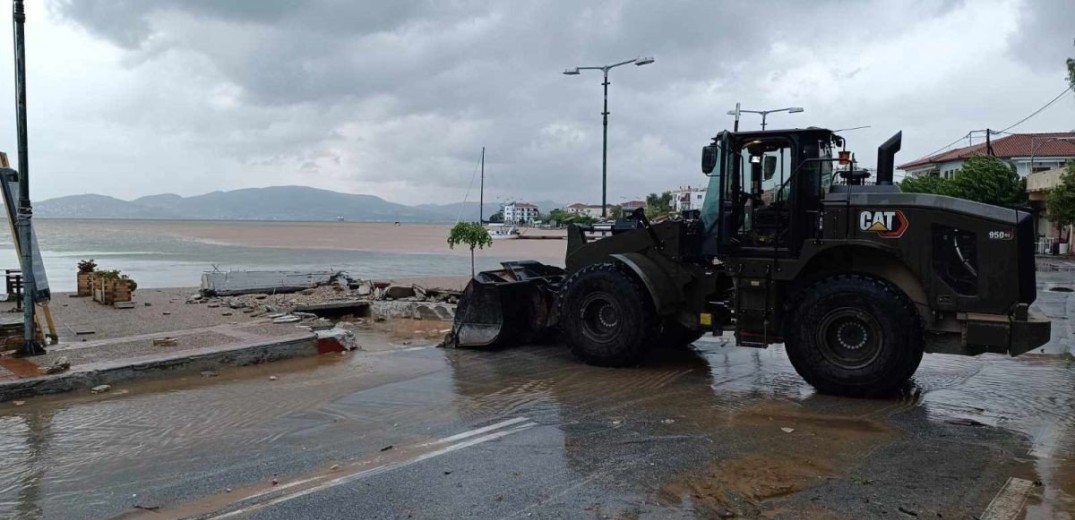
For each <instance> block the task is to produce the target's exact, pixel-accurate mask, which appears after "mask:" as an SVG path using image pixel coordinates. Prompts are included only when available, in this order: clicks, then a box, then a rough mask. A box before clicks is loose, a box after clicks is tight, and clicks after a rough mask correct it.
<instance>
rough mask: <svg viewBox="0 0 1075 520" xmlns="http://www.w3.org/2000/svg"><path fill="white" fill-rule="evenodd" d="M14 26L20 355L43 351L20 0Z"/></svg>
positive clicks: (14, 15)
mask: <svg viewBox="0 0 1075 520" xmlns="http://www.w3.org/2000/svg"><path fill="white" fill-rule="evenodd" d="M12 21H13V23H14V26H15V27H14V29H15V31H14V32H15V118H16V124H17V127H18V129H17V136H18V141H19V142H18V151H19V214H18V222H17V224H18V231H19V247H20V248H21V250H22V266H21V267H22V310H23V345H22V355H24V356H36V355H40V354H44V353H45V349H43V348H41V345H39V344H38V343H37V341H36V338H35V337H34V291H35V284H34V266H33V258H34V257H33V251H31V248H32V247H33V240H32V235H31V231H30V230H31V229H32V228H31V227H30V217H31V216H32V215H33V210H32V208H31V207H30V158H29V154H28V152H27V138H26V136H27V132H26V37H25V34H24V33H23V25H24V24H25V22H26V13H25V11H24V10H23V4H22V0H15V1H14V6H13V10H12Z"/></svg>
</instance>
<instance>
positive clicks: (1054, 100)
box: [998, 85, 1075, 133]
mask: <svg viewBox="0 0 1075 520" xmlns="http://www.w3.org/2000/svg"><path fill="white" fill-rule="evenodd" d="M1073 88H1075V85H1069V86H1068V88H1065V89H1064V90H1063V91H1061V92H1060V94H1058V95H1057V96H1056V97H1054V98H1053V100H1052V101H1050V102H1048V103H1046V104H1045V106H1043V107H1041V108H1039V109H1037V110H1035V111H1034V112H1033V113H1031V114H1030V115H1029V116H1026V117H1024V118H1022V119H1020V120H1019V121H1018V122H1017V123H1015V124H1013V125H1011V126H1009V127H1008V128H1005V129H1004V130H1001V131H1000V132H998V133H1004V132H1007V131H1008V130H1011V129H1012V128H1015V127H1017V126H1019V125H1021V124H1023V123H1025V122H1027V121H1028V120H1029V119H1030V118H1032V117H1034V116H1036V115H1038V114H1040V113H1041V112H1042V111H1043V110H1045V109H1046V108H1049V107H1050V106H1052V104H1053V103H1056V102H1057V101H1060V98H1062V97H1064V94H1067V92H1068V91H1069V90H1071V89H1073Z"/></svg>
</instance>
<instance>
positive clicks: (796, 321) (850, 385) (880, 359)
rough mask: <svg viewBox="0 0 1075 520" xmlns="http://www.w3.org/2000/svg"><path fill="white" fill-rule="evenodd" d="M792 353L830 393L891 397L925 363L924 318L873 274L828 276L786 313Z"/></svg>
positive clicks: (799, 367) (807, 375)
mask: <svg viewBox="0 0 1075 520" xmlns="http://www.w3.org/2000/svg"><path fill="white" fill-rule="evenodd" d="M785 316H786V319H785V322H786V327H785V335H784V340H785V345H786V346H787V352H788V358H789V359H790V360H791V364H792V365H793V366H794V367H795V370H796V371H797V372H798V373H799V375H801V376H802V378H803V379H805V380H806V382H808V383H810V384H811V385H813V386H814V387H815V388H817V389H818V390H819V391H820V392H823V393H827V394H837V395H847V396H856V397H868V396H879V395H886V394H890V393H891V392H893V391H894V390H896V389H897V388H899V387H900V386H901V385H903V384H904V383H905V382H906V381H907V380H908V379H909V378H910V377H911V376H912V375H914V372H915V370H917V369H918V364H919V363H921V361H922V352H923V347H924V338H923V333H922V322H921V320H920V319H919V317H918V312H917V311H916V310H915V307H914V304H913V303H911V301H910V299H908V298H907V296H906V295H904V294H903V292H902V291H900V290H899V289H898V288H896V287H894V286H892V284H890V283H888V282H885V281H883V280H880V279H877V278H874V277H872V276H867V275H858V274H841V275H834V276H830V277H827V278H823V279H821V280H819V281H817V282H815V283H813V284H812V285H810V286H809V287H806V288H805V289H803V290H802V291H800V292H799V293H798V294H797V295H796V296H795V297H794V298H793V300H792V302H791V303H790V304H789V309H788V313H787V314H786V315H785Z"/></svg>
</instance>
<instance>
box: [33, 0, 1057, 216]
mask: <svg viewBox="0 0 1075 520" xmlns="http://www.w3.org/2000/svg"><path fill="white" fill-rule="evenodd" d="M1067 2H1070V0H1067ZM1053 3H1055V4H1056V5H1057V6H1058V9H1064V8H1070V5H1071V4H1070V3H1067V5H1066V6H1065V5H1063V4H1065V3H1066V2H1065V0H1054V2H1053ZM966 5H967V4H964V3H961V2H954V1H944V0H941V1H914V0H910V1H906V2H900V3H898V4H897V5H895V6H894V5H893V3H892V2H885V1H871V2H850V1H841V0H824V1H814V2H800V1H794V0H768V1H755V2H712V1H685V0H664V1H660V2H651V1H643V0H620V1H612V2H545V1H537V0H513V1H502V2H495V1H491V0H490V1H463V0H458V1H434V0H430V1H378V2H356V1H346V0H305V1H302V0H294V1H284V0H264V1H238V0H237V1H213V0H159V1H145V0H142V1H139V0H56V1H54V2H53V3H52V4H51V7H52V10H53V11H54V12H55V13H57V14H58V15H59V16H60V17H61V18H62V19H64V20H66V21H67V22H69V23H73V24H77V25H78V26H80V27H82V28H84V29H85V30H87V31H88V32H90V34H92V35H94V36H96V37H98V38H102V39H105V40H107V41H109V42H112V43H113V44H115V45H117V46H119V47H121V48H122V49H123V50H124V56H125V59H124V62H123V63H124V64H125V65H126V66H127V67H128V68H129V69H130V70H132V71H133V72H134V73H136V74H137V73H139V72H143V71H144V73H145V74H146V75H153V74H159V73H161V72H162V71H163V72H168V71H177V70H178V71H183V72H182V73H177V74H179V77H183V76H182V75H183V74H188V75H190V76H191V79H190V82H191V84H190V85H189V86H187V87H186V90H183V87H182V86H174V85H172V86H169V87H168V88H171V89H176V90H175V94H176V95H177V96H179V97H183V96H187V97H191V100H188V101H187V103H186V104H181V103H179V102H178V101H177V102H175V103H173V104H174V105H175V106H168V105H167V104H165V105H161V104H160V103H159V102H158V103H155V104H151V103H150V101H151V100H152V101H155V100H156V99H157V98H158V96H159V95H160V94H158V93H156V92H151V93H150V94H146V95H145V97H146V101H144V102H143V101H137V100H135V101H131V102H130V103H129V104H124V105H123V106H122V107H120V108H118V109H116V112H114V113H113V114H111V115H110V117H111V118H112V119H113V120H123V121H133V123H131V124H145V123H144V121H146V120H152V121H168V122H169V123H168V126H169V127H170V128H175V131H173V132H170V133H172V134H174V135H180V136H182V139H183V140H184V141H185V142H188V143H194V145H195V146H198V147H200V148H205V149H212V150H215V151H217V152H218V153H220V154H224V155H227V156H229V157H235V158H237V159H238V160H239V161H240V162H242V163H243V164H246V165H254V166H266V165H268V166H272V165H277V166H279V167H281V168H289V167H290V168H293V169H294V170H296V171H299V170H301V172H302V173H300V175H305V176H306V177H302V178H303V179H314V180H316V179H317V178H319V177H315V176H317V175H320V176H322V177H323V176H324V175H325V172H330V171H335V172H336V173H335V174H334V175H336V176H337V178H339V179H341V180H351V181H355V182H361V183H364V184H362V185H363V186H369V185H371V184H376V183H380V182H383V183H397V184H394V185H395V186H398V185H399V184H398V183H403V184H406V185H409V186H422V187H427V188H428V187H446V188H447V187H451V188H458V187H459V186H461V185H462V186H465V184H466V181H467V179H468V178H469V176H470V174H471V171H472V169H473V168H472V163H473V160H474V158H475V155H476V150H477V149H479V148H480V147H481V146H482V145H486V146H488V148H489V151H490V154H489V155H490V159H491V160H490V166H492V168H491V171H494V172H499V174H500V175H502V176H510V177H511V179H512V182H511V188H510V189H511V190H514V193H511V194H512V195H516V196H518V197H521V198H535V199H539V198H561V199H564V200H567V199H568V198H571V197H580V198H585V199H588V200H590V201H592V200H593V196H592V195H586V196H585V197H582V196H580V195H578V193H579V192H580V191H583V192H585V193H587V194H592V193H595V190H594V188H595V186H597V185H598V184H596V183H597V180H596V179H595V178H594V176H593V175H590V173H592V172H593V171H595V170H597V171H599V168H600V166H599V162H600V116H599V112H600V101H601V98H600V88H601V87H600V74H595V73H592V72H591V73H590V74H583V75H581V76H573V77H565V76H563V75H561V74H560V72H561V71H562V70H563V69H564V68H565V67H569V66H575V65H599V64H602V63H608V62H613V61H619V60H623V59H630V58H633V57H635V56H639V55H654V56H656V59H657V62H656V64H654V65H650V66H647V67H644V68H642V69H636V68H635V67H630V66H629V67H625V68H622V69H617V70H616V71H614V72H613V74H612V87H611V107H610V109H611V111H612V119H613V123H612V125H611V126H610V152H609V156H610V170H611V171H614V172H615V173H616V175H615V177H616V178H617V179H618V180H619V181H620V182H619V185H618V186H616V187H613V188H612V189H613V190H618V191H620V192H621V193H625V194H630V195H632V196H635V195H638V194H639V193H635V192H636V191H643V190H646V191H648V190H653V189H659V188H664V189H667V188H671V187H674V186H675V184H678V183H683V182H684V181H685V180H686V181H689V182H697V181H698V180H700V178H699V177H698V176H697V167H696V162H697V161H696V157H695V155H696V153H697V147H698V146H699V145H700V143H701V142H702V141H704V139H705V138H706V136H709V135H712V134H713V133H714V132H715V131H717V130H719V129H720V127H721V126H723V125H724V124H726V123H727V117H726V116H725V115H724V112H725V111H726V110H727V109H728V108H731V107H732V106H734V103H735V101H737V100H740V99H742V100H743V101H745V102H747V103H750V102H755V103H769V102H773V103H785V102H786V103H799V102H805V103H809V102H811V100H815V99H816V100H820V101H818V105H821V104H822V102H824V103H825V104H826V105H828V106H830V107H831V106H836V104H837V103H836V101H833V100H831V99H830V98H839V97H840V93H839V92H838V90H837V88H838V86H839V85H835V86H833V87H816V86H815V85H830V84H831V82H830V83H826V82H825V81H824V80H826V79H827V78H832V77H837V78H842V79H843V80H847V81H860V80H861V78H862V77H863V76H871V75H872V76H876V75H877V69H878V68H880V67H884V66H885V64H884V63H878V62H871V61H869V60H867V61H865V62H862V63H858V64H851V63H848V64H845V63H844V60H845V58H846V57H845V56H844V54H845V53H846V54H848V55H852V56H853V55H854V53H855V52H857V51H859V50H860V49H862V48H867V47H869V46H871V45H876V44H878V43H879V42H886V41H890V40H895V39H897V38H899V37H900V36H901V35H902V34H904V33H905V32H907V31H909V30H912V29H914V28H915V27H919V26H920V25H921V24H923V23H926V22H928V21H930V20H932V19H935V18H938V17H942V16H944V15H946V14H948V13H951V12H953V11H954V10H959V9H961V8H963V7H965V6H966ZM1031 6H1033V8H1034V9H1035V10H1036V9H1037V7H1036V6H1037V3H1033V2H1032V3H1030V4H1029V5H1028V7H1031ZM1029 10H1030V9H1024V10H1023V11H1029ZM1054 22H1055V20H1052V19H1050V17H1049V16H1047V15H1040V14H1034V15H1030V14H1028V15H1026V16H1025V17H1024V19H1023V20H1022V23H1024V24H1037V25H1034V26H1035V27H1039V26H1040V27H1043V29H1042V30H1043V31H1049V32H1050V34H1051V33H1052V32H1054V31H1057V30H1061V29H1062V27H1061V28H1060V29H1058V28H1057V27H1058V26H1057V24H1056V23H1054ZM935 37H936V38H944V37H952V38H957V37H959V36H958V35H936V36H935ZM774 56H775V58H774ZM923 59H924V60H927V61H928V60H929V57H928V56H923ZM807 62H809V63H817V64H818V68H817V69H816V70H813V69H809V70H806V71H803V70H793V69H796V68H798V67H799V66H800V65H803V64H804V63H807ZM901 72H902V71H893V74H892V82H893V83H899V82H900V81H901V80H903V79H904V78H900V77H899V75H900V73H901ZM172 83H174V82H172ZM217 87H219V88H217ZM776 87H780V88H779V89H778V92H777V94H779V98H778V99H775V100H771V99H768V98H766V97H765V96H766V95H767V89H768V91H772V90H773V89H774V88H776ZM147 88H149V89H150V90H152V89H153V88H159V86H157V87H147ZM823 88H832V91H831V92H826V91H824V90H823ZM195 89H198V90H195ZM217 90H220V91H222V92H224V93H225V94H227V95H224V96H223V98H225V101H224V102H221V103H218V104H216V105H213V106H211V107H210V108H208V109H203V108H202V107H201V106H199V105H198V103H199V102H201V101H200V100H199V99H198V92H200V91H205V94H204V97H205V98H210V97H213V96H214V95H216V96H217V97H220V95H219V92H217V93H216V94H214V92H215V91H217ZM191 91H193V92H194V93H193V94H192V93H191ZM917 95H918V93H916V96H917ZM871 96H872V93H860V94H859V95H858V96H857V97H858V98H859V99H865V98H868V97H871ZM803 100H805V101H803ZM837 101H838V100H837ZM851 103H852V106H854V103H859V104H861V103H863V102H862V101H854V100H852V102H851ZM817 108H818V110H814V106H810V107H808V111H807V115H805V116H797V117H800V119H799V120H796V122H797V123H801V124H815V122H817V121H825V118H826V117H836V116H839V119H836V120H835V122H836V123H845V122H846V123H848V124H844V125H843V126H856V125H858V124H860V123H862V121H863V118H866V117H871V119H869V120H868V121H866V122H867V123H873V124H875V125H877V126H878V127H879V128H880V127H882V126H886V125H882V124H881V123H883V122H884V120H882V119H881V116H876V115H875V116H871V115H870V114H869V113H865V114H863V113H853V114H848V115H843V116H840V115H839V114H836V115H835V116H834V115H833V114H825V113H822V110H823V109H824V108H825V107H824V106H818V107H817ZM875 108H876V107H875ZM929 108H930V107H928V106H925V105H923V106H921V109H922V110H923V111H927V110H928V109H929ZM882 112H883V113H884V114H885V116H884V117H892V116H889V115H888V114H889V113H891V112H892V111H891V110H889V109H888V107H885V109H883V110H882ZM807 118H809V119H807ZM785 120H786V119H785ZM156 124H157V125H159V123H156ZM818 124H820V123H818ZM887 126H895V125H894V124H891V125H887ZM879 131H884V132H889V133H891V132H890V129H889V128H884V129H883V130H879ZM885 137H887V135H886V136H885ZM947 140H951V138H949V139H947ZM583 172H585V175H583ZM686 172H689V173H690V175H687V173H686ZM501 178H503V177H501ZM505 184H507V183H505ZM495 186H496V183H495V182H494V189H496V188H495ZM505 189H507V188H505ZM597 193H599V192H597ZM379 194H382V195H385V193H379Z"/></svg>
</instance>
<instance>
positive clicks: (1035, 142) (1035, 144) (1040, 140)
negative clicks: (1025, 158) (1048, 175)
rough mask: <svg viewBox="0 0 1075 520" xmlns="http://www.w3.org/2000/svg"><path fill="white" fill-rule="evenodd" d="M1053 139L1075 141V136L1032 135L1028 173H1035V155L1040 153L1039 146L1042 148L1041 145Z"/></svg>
mask: <svg viewBox="0 0 1075 520" xmlns="http://www.w3.org/2000/svg"><path fill="white" fill-rule="evenodd" d="M1051 141H1073V142H1075V137H1064V136H1057V137H1031V138H1030V167H1029V169H1028V171H1027V172H1026V174H1027V175H1030V174H1031V173H1034V156H1036V155H1037V154H1038V148H1041V145H1043V144H1045V143H1048V142H1051Z"/></svg>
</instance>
